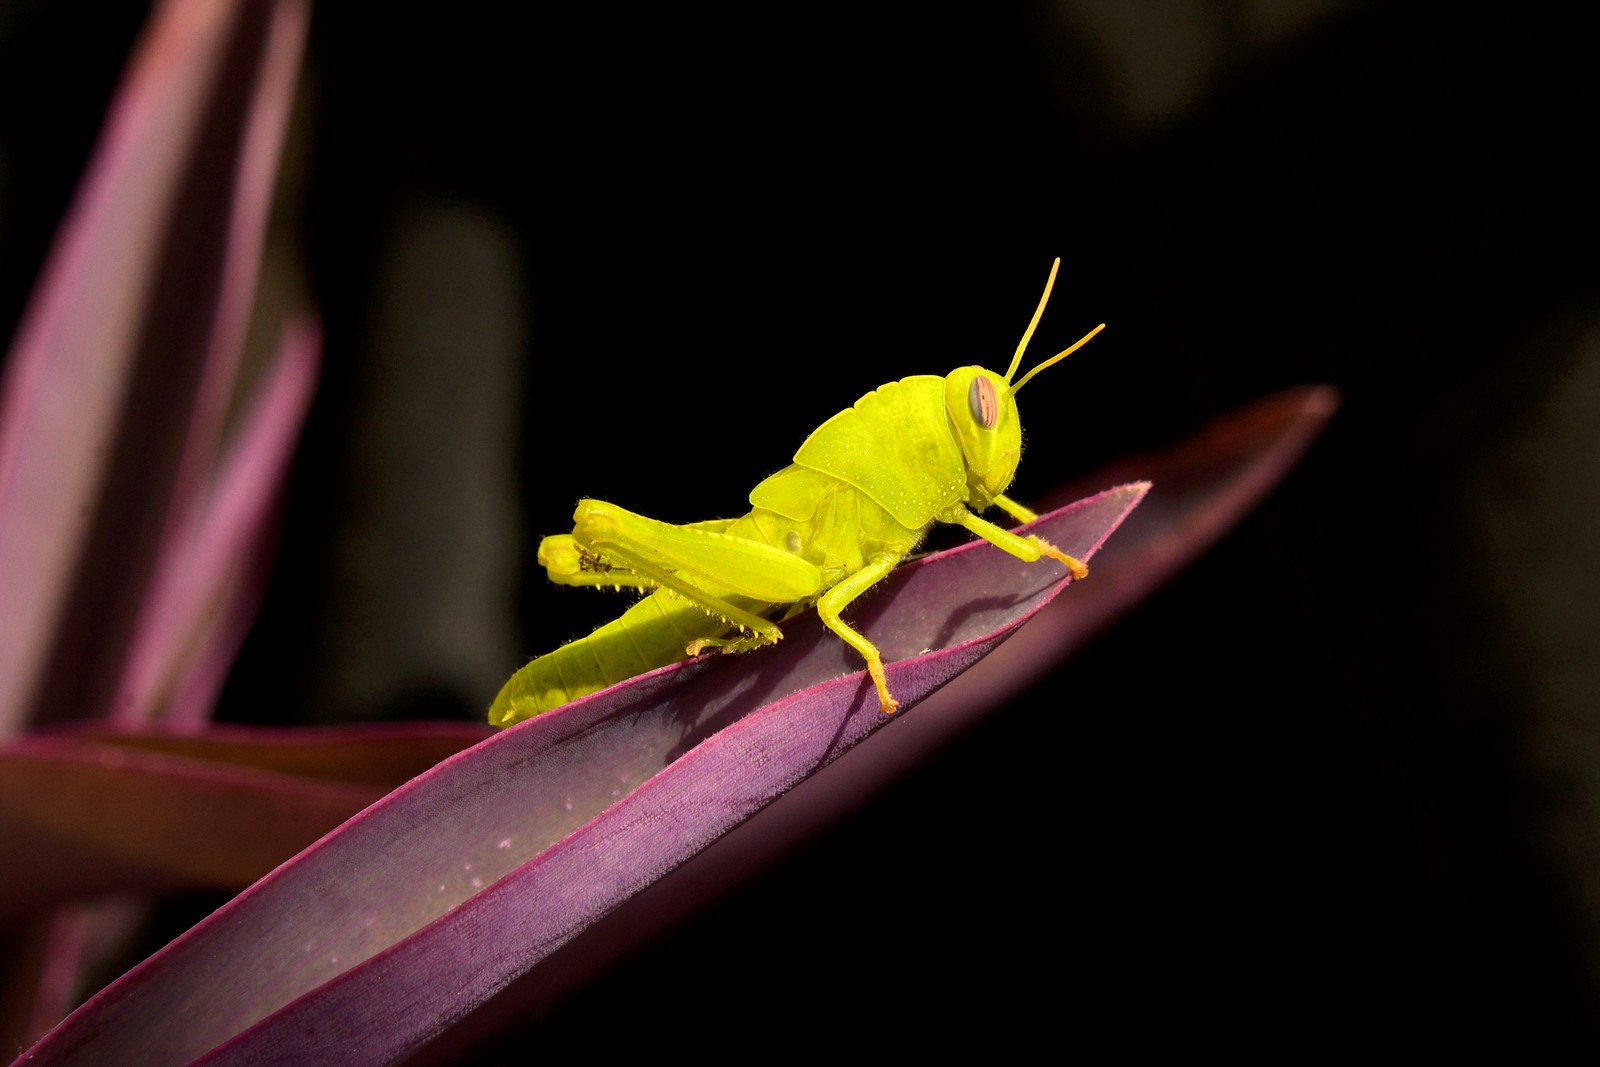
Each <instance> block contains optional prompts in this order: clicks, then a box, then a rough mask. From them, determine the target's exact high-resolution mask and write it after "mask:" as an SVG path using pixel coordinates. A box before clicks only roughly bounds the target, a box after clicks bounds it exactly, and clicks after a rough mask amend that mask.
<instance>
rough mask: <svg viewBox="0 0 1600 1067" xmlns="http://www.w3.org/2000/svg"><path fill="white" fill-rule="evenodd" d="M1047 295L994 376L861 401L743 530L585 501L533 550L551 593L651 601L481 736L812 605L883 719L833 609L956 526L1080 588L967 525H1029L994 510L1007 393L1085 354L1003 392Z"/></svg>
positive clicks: (1040, 551)
mask: <svg viewBox="0 0 1600 1067" xmlns="http://www.w3.org/2000/svg"><path fill="white" fill-rule="evenodd" d="M1057 263H1058V265H1059V260H1058V261H1057ZM1050 278H1051V282H1052V283H1053V282H1054V280H1055V269H1054V268H1052V269H1051V274H1050ZM1049 295H1050V286H1049V285H1046V287H1045V296H1044V299H1042V300H1040V302H1039V310H1038V311H1036V312H1035V313H1034V318H1033V322H1032V323H1030V324H1029V326H1028V330H1027V333H1026V334H1024V336H1023V340H1022V344H1020V345H1018V347H1017V354H1016V357H1015V358H1014V359H1013V361H1012V364H1011V369H1010V370H1009V371H1008V372H1007V373H1006V375H1005V376H1004V377H1002V376H1001V375H998V374H996V373H994V372H993V371H989V370H985V369H983V368H981V367H962V368H959V369H957V370H956V371H953V372H952V373H950V374H949V375H947V376H944V377H938V376H935V375H916V376H913V377H910V378H902V379H901V380H900V381H898V382H890V383H889V384H887V385H884V386H881V387H879V388H878V389H875V390H873V391H872V392H870V393H867V394H866V395H865V396H863V397H862V398H861V399H860V400H858V401H856V403H855V404H854V405H853V406H851V407H849V408H846V409H845V410H844V411H841V412H839V413H838V414H837V415H835V416H834V417H833V418H831V419H829V420H828V421H827V422H826V423H824V424H823V425H822V426H820V427H819V428H818V429H817V430H816V431H815V432H814V433H812V434H811V436H810V437H808V438H807V439H806V441H805V443H804V444H803V445H801V446H800V449H799V450H798V451H797V452H796V453H795V454H794V461H793V464H792V465H791V466H789V467H786V468H784V469H783V470H781V471H779V472H778V473H776V474H774V475H772V476H771V477H770V478H767V479H766V480H765V481H763V482H762V483H761V484H760V485H758V486H756V487H755V489H753V490H751V492H750V497H749V502H750V511H749V512H748V513H747V514H746V515H744V516H743V517H742V518H738V519H722V520H713V521H711V522H702V523H694V524H691V525H688V526H673V525H669V524H667V523H662V522H657V521H656V520H654V519H649V518H645V517H644V516H641V515H635V514H633V513H631V512H628V511H625V510H623V509H622V508H619V507H617V506H615V505H613V504H608V503H605V502H603V501H597V500H584V501H580V502H579V504H578V509H577V511H576V512H575V513H574V515H573V523H574V526H573V532H572V533H571V534H563V535H559V536H556V537H547V538H545V539H544V542H543V543H542V544H541V545H540V548H539V562H540V564H541V565H543V566H544V567H545V568H546V570H547V572H548V573H549V575H550V578H551V580H553V581H555V582H558V583H561V584H566V585H591V586H620V587H629V588H639V589H647V590H653V591H652V592H651V593H650V595H648V596H646V597H645V598H644V599H643V600H641V601H639V603H637V604H635V605H634V606H633V607H631V608H629V609H628V611H627V612H625V613H624V614H623V615H622V617H621V618H619V619H617V620H616V621H615V622H611V623H607V624H606V625H604V626H601V627H600V628H599V629H597V630H595V631H594V632H593V633H592V634H590V635H589V636H588V637H584V638H580V639H578V640H576V641H573V642H571V643H570V644H567V645H563V646H562V647H561V648H558V649H556V650H555V651H554V652H551V653H549V654H548V655H544V656H541V657H539V658H538V659H535V660H533V661H532V662H531V663H529V664H528V665H527V666H525V667H523V668H522V669H521V670H520V671H518V672H517V673H516V674H514V675H513V676H512V677H511V679H510V681H508V682H507V683H506V684H505V686H504V687H503V688H502V689H501V691H500V694H499V696H497V697H496V698H495V702H494V705H493V706H492V707H491V708H490V711H489V721H490V723H492V724H494V725H496V726H509V725H511V724H513V723H515V722H518V721H520V720H522V719H527V718H531V717H533V716H535V715H539V714H541V713H543V712H546V711H550V710H552V709H553V708H557V707H560V706H561V705H563V704H565V703H568V702H569V701H572V700H575V699H577V698H578V697H581V696H584V695H586V694H589V693H593V692H596V691H597V690H600V689H604V688H606V687H607V686H610V685H614V684H615V683H617V682H620V681H624V680H626V679H628V678H632V677H634V676H636V675H639V674H642V673H644V672H646V671H650V670H654V669H655V668H657V667H663V666H666V665H667V664H669V663H675V662H677V661H678V660H681V659H685V658H688V657H689V656H692V655H695V654H697V653H699V652H701V651H703V650H705V649H707V648H718V649H721V650H722V651H723V652H725V653H728V652H745V651H749V650H751V649H754V648H757V647H760V646H761V645H766V644H773V643H775V642H777V641H778V640H780V639H781V638H782V636H783V634H782V631H781V630H780V629H779V628H778V625H777V624H778V623H780V622H782V621H783V620H784V619H787V618H789V617H791V616H793V615H795V614H798V613H799V612H800V611H803V610H804V609H806V608H807V607H810V606H811V605H813V604H815V605H816V607H817V611H818V614H819V615H820V616H821V618H822V621H823V623H824V624H825V625H827V626H828V627H829V628H830V629H831V630H833V631H834V632H835V633H836V634H838V635H839V637H840V638H842V639H843V640H844V641H846V642H847V643H848V644H850V645H851V647H853V648H855V649H856V651H858V652H859V653H860V654H861V655H862V657H863V658H864V659H865V660H866V665H867V669H868V672H869V673H870V674H871V676H872V680H873V683H874V685H875V686H876V688H877V692H878V697H879V701H880V705H881V707H882V709H883V710H884V711H885V712H891V711H893V710H894V709H895V707H896V706H897V702H896V701H895V700H894V698H893V696H892V695H891V694H890V692H889V689H888V683H887V680H886V678H885V674H884V669H883V663H882V659H881V657H880V655H879V653H878V650H877V648H876V647H874V646H873V645H872V643H871V642H870V641H868V640H867V639H866V638H865V637H864V636H862V635H861V634H860V633H858V632H856V631H855V630H854V629H852V628H851V627H850V626H849V625H847V624H846V623H845V622H844V621H843V620H842V619H841V618H840V610H841V609H842V608H844V607H845V606H846V605H848V604H849V603H850V601H852V600H854V599H855V598H856V597H857V596H858V595H860V594H861V593H862V592H864V591H865V590H866V589H868V588H870V587H871V586H872V585H873V584H875V583H876V582H878V581H880V580H881V579H882V578H883V577H884V576H885V575H887V574H888V573H889V571H890V570H892V569H893V568H894V566H895V564H897V563H898V562H899V561H900V560H901V559H902V558H904V556H905V555H906V554H907V553H908V552H910V551H912V550H913V549H914V548H915V547H916V546H917V543H918V542H919V541H921V539H922V537H923V535H924V534H925V533H926V532H927V530H928V529H929V527H931V526H932V525H933V523H935V522H946V523H956V524H959V525H961V526H964V527H966V528H967V529H968V530H971V531H972V532H973V533H975V534H977V535H978V536H980V537H982V538H984V539H985V540H987V541H989V542H991V543H992V544H994V545H996V546H998V547H1000V548H1002V549H1004V550H1005V551H1007V552H1009V553H1011V554H1012V555H1015V556H1017V557H1018V558H1020V559H1023V560H1027V561H1029V562H1033V561H1035V560H1038V559H1040V558H1041V557H1043V556H1049V557H1051V558H1053V559H1055V560H1057V561H1059V562H1061V563H1063V564H1065V565H1066V566H1067V567H1068V568H1069V569H1071V571H1072V573H1073V575H1074V576H1075V577H1079V578H1081V577H1083V575H1084V574H1086V573H1087V571H1086V569H1085V568H1084V567H1083V565H1082V564H1081V563H1079V562H1078V561H1077V560H1075V559H1073V558H1072V557H1070V556H1067V555H1066V554H1065V553H1062V552H1061V551H1059V550H1058V549H1056V548H1055V547H1054V546H1052V545H1050V544H1048V543H1047V542H1045V541H1043V540H1041V539H1040V538H1038V537H1035V536H1031V535H1028V536H1024V535H1018V534H1015V533H1012V532H1010V531H1008V530H1005V529H1002V528H1001V527H998V526H996V525H994V524H993V523H991V522H988V521H986V520H984V519H981V518H979V517H978V516H977V514H975V513H976V512H981V511H983V510H985V509H987V508H989V507H990V506H998V507H1000V508H1002V509H1003V510H1004V511H1006V512H1007V514H1009V515H1011V516H1012V517H1013V518H1015V519H1017V520H1019V521H1023V522H1026V521H1029V520H1031V519H1033V518H1034V517H1035V516H1034V515H1033V513H1032V512H1031V511H1028V510H1027V509H1026V508H1024V507H1021V506H1020V505H1018V504H1016V503H1014V502H1012V501H1011V500H1009V499H1007V498H1006V497H1005V496H1004V495H1003V493H1004V490H1005V489H1006V487H1007V486H1008V485H1010V483H1011V479H1012V476H1013V475H1014V474H1015V472H1016V468H1017V461H1018V459H1019V458H1020V455H1021V450H1022V430H1021V421H1020V419H1019V418H1018V416H1017V407H1016V399H1015V392H1016V390H1017V389H1019V388H1021V386H1022V384H1023V383H1024V382H1026V381H1027V379H1028V378H1029V377H1032V375H1033V374H1035V373H1037V372H1038V371H1039V370H1042V369H1043V368H1044V367H1046V366H1049V365H1050V364H1051V363H1054V362H1055V361H1056V360H1059V359H1061V358H1064V357H1065V356H1066V355H1068V354H1070V353H1071V352H1072V351H1074V350H1075V349H1076V348H1077V347H1078V345H1081V344H1083V341H1087V340H1088V337H1085V338H1084V339H1083V341H1079V342H1078V345H1074V346H1073V347H1072V348H1070V349H1068V350H1067V351H1066V352H1063V353H1060V354H1059V355H1057V356H1055V357H1054V358H1053V359H1051V360H1049V361H1046V362H1045V363H1043V364H1041V365H1040V366H1039V367H1037V368H1035V369H1034V371H1032V372H1030V373H1029V374H1028V375H1026V376H1024V378H1023V379H1022V381H1019V382H1017V383H1016V384H1015V385H1012V383H1011V375H1012V373H1014V372H1015V371H1016V368H1017V366H1018V364H1019V363H1020V362H1021V358H1022V351H1023V349H1024V347H1025V346H1026V345H1027V342H1028V338H1029V337H1030V336H1031V335H1032V333H1033V329H1034V326H1035V325H1037V323H1038V320H1039V316H1040V314H1042V313H1043V311H1044V305H1045V301H1046V300H1048V299H1049ZM1089 336H1093V333H1091V334H1090V335H1089Z"/></svg>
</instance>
